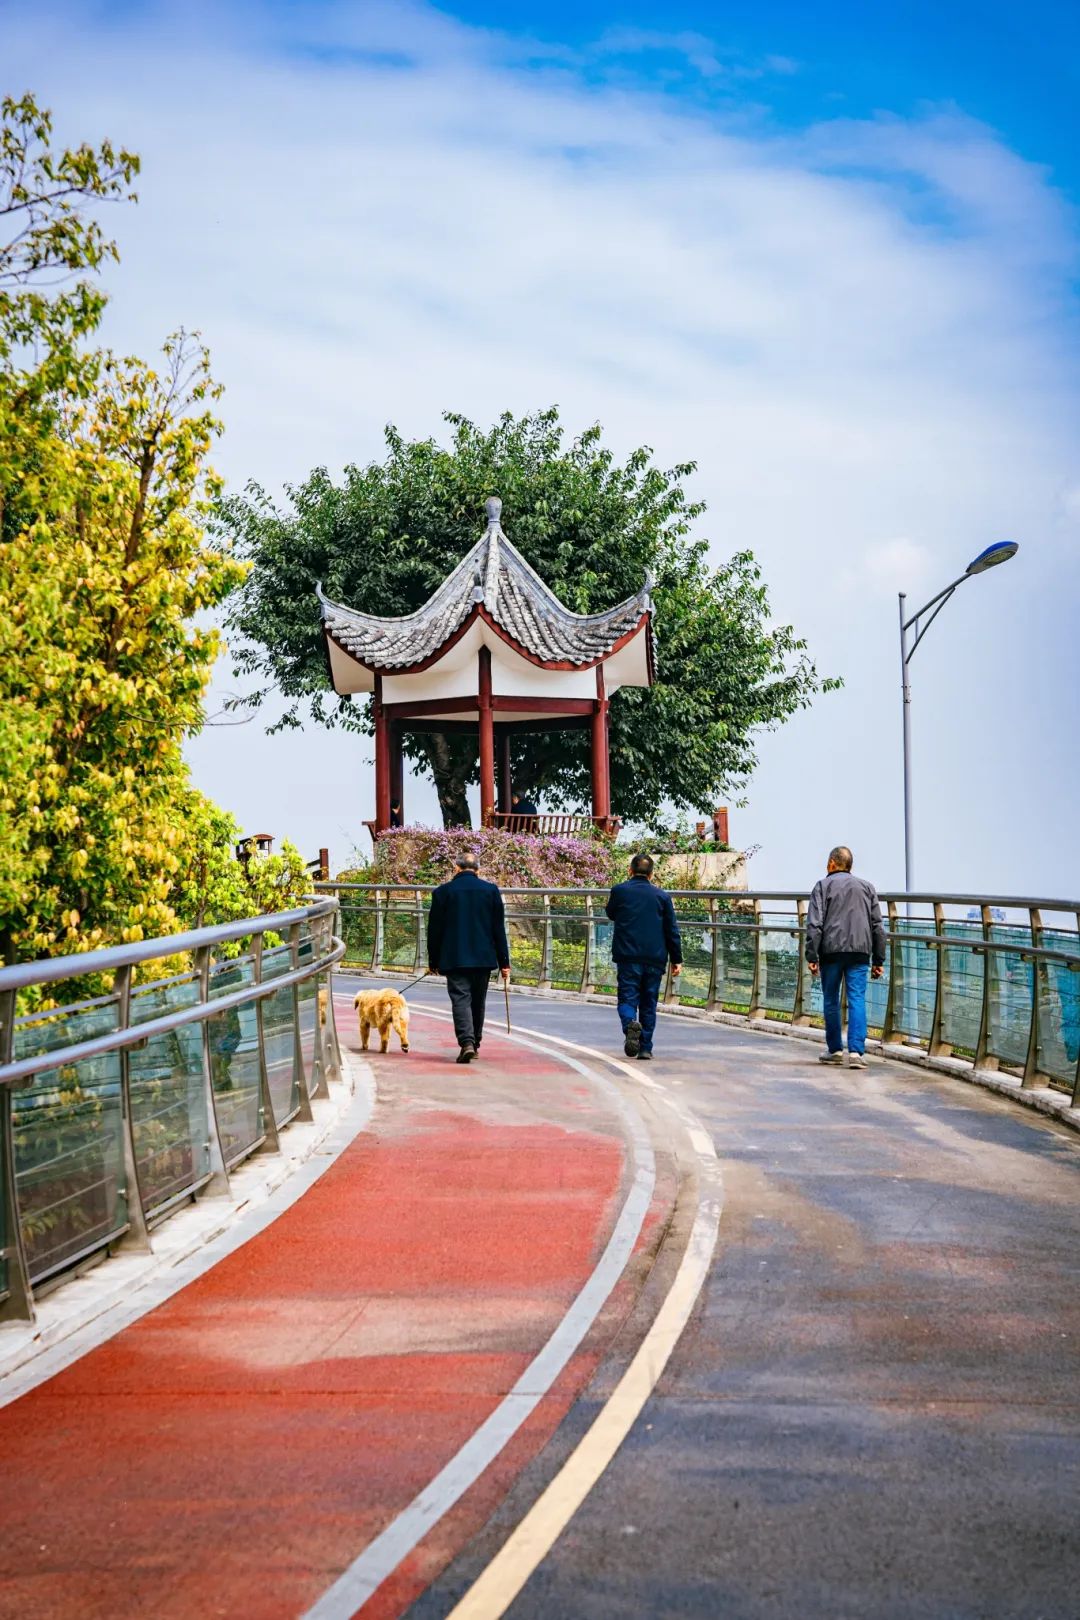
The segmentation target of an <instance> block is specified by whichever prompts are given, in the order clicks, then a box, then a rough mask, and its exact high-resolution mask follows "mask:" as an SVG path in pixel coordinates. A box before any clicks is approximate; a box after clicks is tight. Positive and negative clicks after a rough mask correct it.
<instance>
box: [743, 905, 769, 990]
mask: <svg viewBox="0 0 1080 1620" xmlns="http://www.w3.org/2000/svg"><path fill="white" fill-rule="evenodd" d="M761 928H762V925H761V901H760V900H758V899H755V900H754V976H753V979H752V980H751V981H750V1005H749V1007H748V1008H747V1009H746V1016H747V1018H760V1017H761V996H762V991H763V989H764V979H765V974H764V972H763V970H762V969H763V963H762V949H763V947H762V941H763V940H764V938H765V936H764V934H763V933H762V931H761Z"/></svg>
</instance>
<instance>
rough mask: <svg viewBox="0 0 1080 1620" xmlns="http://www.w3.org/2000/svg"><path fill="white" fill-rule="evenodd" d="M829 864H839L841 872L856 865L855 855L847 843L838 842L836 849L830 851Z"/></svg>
mask: <svg viewBox="0 0 1080 1620" xmlns="http://www.w3.org/2000/svg"><path fill="white" fill-rule="evenodd" d="M829 865H830V866H838V867H839V868H840V870H841V872H850V871H851V868H852V867H853V866H854V865H855V857H854V855H853V854H852V853H851V851H850V849H848V847H847V845H846V844H837V846H836V848H835V849H830V851H829Z"/></svg>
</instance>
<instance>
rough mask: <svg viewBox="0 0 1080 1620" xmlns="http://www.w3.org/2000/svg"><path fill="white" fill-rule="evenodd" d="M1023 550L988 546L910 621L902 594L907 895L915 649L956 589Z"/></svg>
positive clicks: (1008, 543) (1011, 543)
mask: <svg viewBox="0 0 1080 1620" xmlns="http://www.w3.org/2000/svg"><path fill="white" fill-rule="evenodd" d="M1019 549H1020V548H1019V546H1018V545H1017V543H1016V541H1015V540H998V541H996V542H995V544H994V545H992V546H987V548H986V550H985V551H980V552H979V555H978V556H977V557H975V558H974V559H973V560H972V561H971V562H969V563H968V565H967V567H966V568H965V569H964V572H963V573H962V574H961V575H960V578H959V579H954V580H953V582H952V584H951V585H946V586H945V589H944V590H941V591H939V592H938V593H937V595H936V596H932V597H931V598H930V600H929V602H927V603H926V604H925V606H924V607H921V608H920V609H919V611H918V613H913V614H912V615H911V618H910V619H908V618H906V617H905V613H906V608H905V604H906V602H907V597H906V596H905V594H904V592H903V591H901V592H900V681H901V691H902V693H903V700H904V891H905V893H907V894H910V893H911V885H912V868H913V866H914V860H913V857H912V828H911V823H912V816H911V681H910V679H909V676H908V667H909V665H910V663H911V660H912V658H913V657H914V656H915V649H916V647H917V646H918V645H919V642H920V641H921V640H922V638H923V636H925V634H926V632H927V631H928V630H929V628H930V626H931V625H932V624H933V622H934V620H935V619H936V618H937V616H938V614H939V613H940V612H941V610H942V608H943V607H944V606H945V604H946V602H948V601H949V599H950V597H951V596H952V594H953V592H954V591H955V590H956V588H957V587H958V586H959V585H962V584H963V583H964V581H965V579H970V578H971V577H972V575H974V574H985V572H986V570H987V569H988V568H996V567H997V565H998V563H1003V562H1008V560H1009V558H1010V557H1015V556H1016V553H1017V551H1018V550H1019ZM931 608H933V610H934V611H933V612H932V613H930V609H931ZM927 613H930V617H929V618H928V619H927V620H926V623H925V624H924V625H923V626H922V627H921V628H920V626H919V620H920V619H922V618H923V617H924V616H925V615H926V614H927ZM912 629H913V630H914V632H915V634H914V639H913V640H912V641H911V645H910V646H909V645H908V632H909V631H911V630H912Z"/></svg>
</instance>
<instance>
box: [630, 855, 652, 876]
mask: <svg viewBox="0 0 1080 1620" xmlns="http://www.w3.org/2000/svg"><path fill="white" fill-rule="evenodd" d="M652 874H653V858H652V856H651V855H644V854H638V855H634V856H633V857H632V858H631V861H630V876H631V877H643V878H651V877H652Z"/></svg>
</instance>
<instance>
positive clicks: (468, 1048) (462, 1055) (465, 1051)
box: [457, 1041, 476, 1063]
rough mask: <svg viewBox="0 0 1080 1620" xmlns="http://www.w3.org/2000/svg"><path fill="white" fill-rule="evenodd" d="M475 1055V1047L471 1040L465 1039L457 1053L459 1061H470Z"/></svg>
mask: <svg viewBox="0 0 1080 1620" xmlns="http://www.w3.org/2000/svg"><path fill="white" fill-rule="evenodd" d="M475 1056H476V1047H475V1046H474V1045H473V1043H472V1041H466V1042H465V1043H464V1045H463V1046H462V1048H461V1051H460V1052H459V1053H458V1055H457V1060H458V1062H459V1063H471V1062H472V1060H473V1058H474V1057H475Z"/></svg>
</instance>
